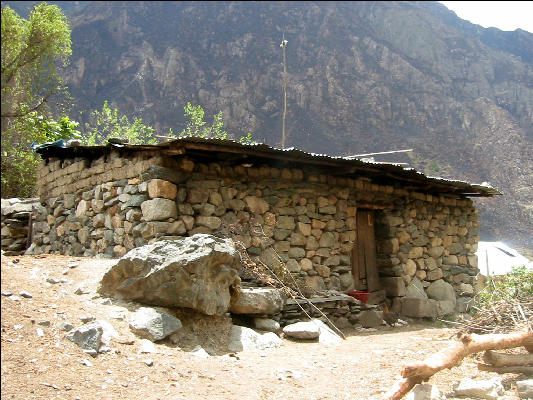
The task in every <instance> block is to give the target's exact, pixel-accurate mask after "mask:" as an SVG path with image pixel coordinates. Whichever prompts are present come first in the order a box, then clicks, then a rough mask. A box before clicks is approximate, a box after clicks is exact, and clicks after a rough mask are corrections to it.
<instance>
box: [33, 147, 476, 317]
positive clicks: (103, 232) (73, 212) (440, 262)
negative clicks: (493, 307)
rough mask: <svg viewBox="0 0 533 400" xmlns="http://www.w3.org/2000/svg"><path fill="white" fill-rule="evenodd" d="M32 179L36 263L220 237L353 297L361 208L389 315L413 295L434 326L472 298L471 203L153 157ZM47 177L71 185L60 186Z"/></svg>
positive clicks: (313, 285)
mask: <svg viewBox="0 0 533 400" xmlns="http://www.w3.org/2000/svg"><path fill="white" fill-rule="evenodd" d="M117 160H119V161H117ZM41 167H42V168H41V170H40V172H39V176H40V179H41V180H42V182H43V184H42V187H41V200H42V201H43V205H44V206H45V207H46V213H45V214H44V217H43V219H42V220H40V221H39V222H38V226H36V227H35V231H36V232H37V233H38V234H36V235H35V236H34V237H35V244H34V245H33V247H32V249H31V252H34V253H41V252H44V253H50V252H54V253H60V254H66V255H76V256H79V255H84V256H95V255H101V256H106V257H119V256H122V255H123V254H125V253H126V252H127V251H128V250H130V249H132V248H134V247H138V246H141V245H144V244H147V243H151V242H153V241H156V240H160V239H162V238H173V237H174V238H175V237H183V236H190V235H194V234H196V233H209V234H219V235H223V236H229V237H232V238H234V240H236V241H238V242H239V244H240V246H241V249H243V250H244V249H245V250H246V251H247V252H248V254H249V255H250V256H251V257H252V258H253V259H255V261H257V262H259V261H260V262H264V263H265V264H266V265H267V266H268V267H269V268H271V269H273V270H274V271H276V272H282V271H281V269H285V268H287V269H288V271H290V273H291V274H292V275H293V277H294V278H295V279H297V280H298V281H299V282H300V283H302V284H303V285H304V286H305V287H308V288H310V289H313V290H318V291H323V290H327V289H333V290H341V291H345V290H349V289H351V288H352V287H353V277H352V274H351V251H352V248H353V244H354V243H355V241H356V212H357V208H358V207H361V206H362V205H363V207H365V205H366V206H367V207H369V206H370V208H372V207H375V208H378V209H383V210H382V211H379V212H376V214H377V215H378V216H380V215H381V218H378V221H377V224H376V238H377V239H378V240H379V242H378V246H377V247H378V266H379V267H380V275H381V276H382V283H384V285H385V287H386V290H387V295H388V296H389V298H392V299H393V301H392V303H391V304H390V306H391V308H392V309H393V310H395V311H398V310H400V309H401V308H402V302H403V300H401V298H405V297H407V298H411V299H412V298H416V293H417V291H421V292H422V293H420V296H421V299H420V301H418V303H419V304H418V306H419V307H422V306H424V307H426V306H427V307H429V309H430V311H431V313H430V314H431V316H434V315H433V314H437V312H438V313H441V314H442V313H443V312H444V311H447V310H448V309H450V307H451V308H454V307H456V305H457V303H456V302H455V296H456V295H457V296H459V299H460V302H462V301H465V300H461V299H468V298H469V296H471V295H472V293H473V288H472V282H473V277H474V275H475V274H476V272H477V269H476V262H477V259H476V257H475V250H476V243H477V241H478V236H477V235H478V233H477V230H478V223H477V220H476V219H477V215H476V212H475V209H474V208H473V207H472V202H471V200H469V199H460V198H452V197H444V196H432V195H430V194H422V193H417V192H409V191H407V190H406V189H404V188H401V187H398V188H395V187H392V186H385V185H377V184H373V183H371V182H369V180H368V179H365V178H358V179H345V178H337V177H333V176H329V175H324V174H320V172H318V171H316V170H313V169H312V168H309V169H308V170H306V171H305V173H304V171H302V170H301V169H291V168H283V169H278V168H273V167H271V166H268V165H260V166H253V167H249V168H245V167H244V166H234V167H230V166H222V165H220V164H218V163H215V162H211V163H209V162H205V163H202V162H197V161H193V160H191V159H188V158H186V157H180V158H178V159H173V158H170V157H162V156H160V155H154V154H152V153H151V152H146V153H142V152H139V153H133V154H132V155H130V156H128V155H127V154H126V155H124V154H123V155H120V154H118V153H114V152H112V153H111V154H109V155H107V156H105V157H104V156H102V157H100V158H98V159H95V160H93V161H88V160H82V159H73V160H62V161H58V160H52V161H51V162H49V163H48V164H47V165H44V164H43V165H41ZM58 168H59V169H58ZM61 168H64V169H65V170H69V169H72V171H71V175H72V176H71V175H69V174H67V173H65V172H60V171H62V170H61ZM53 176H56V178H57V179H59V180H61V179H63V178H64V179H67V180H69V183H65V186H58V184H57V182H56V181H54V180H53V179H52V178H51V177H53ZM67 177H68V178H67ZM72 177H78V179H79V180H78V181H71V178H72ZM72 179H73V178H72ZM65 182H66V180H65ZM418 283H420V284H418ZM450 289H451V291H450ZM424 296H426V297H427V296H429V297H430V298H429V299H427V298H425V297H424ZM451 297H453V300H452V299H451ZM422 300H424V301H425V303H424V301H422ZM429 300H431V301H429ZM409 301H411V302H413V300H409ZM434 302H436V303H435V304H433V303H434ZM449 302H451V303H449ZM415 303H416V301H415ZM422 303H424V304H422ZM426 303H427V304H430V305H429V306H428V305H427V304H426ZM452 303H453V304H452ZM405 308H406V309H409V307H407V306H406V307H405ZM419 314H423V313H422V312H419Z"/></svg>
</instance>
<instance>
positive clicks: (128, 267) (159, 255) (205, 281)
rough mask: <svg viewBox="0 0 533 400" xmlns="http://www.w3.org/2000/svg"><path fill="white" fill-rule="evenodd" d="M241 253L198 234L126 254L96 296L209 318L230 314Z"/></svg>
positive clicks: (230, 243) (228, 243) (224, 242)
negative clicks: (161, 307) (196, 312)
mask: <svg viewBox="0 0 533 400" xmlns="http://www.w3.org/2000/svg"><path fill="white" fill-rule="evenodd" d="M239 263H240V255H239V252H238V251H237V250H236V249H235V245H234V243H233V241H232V240H231V239H221V238H218V237H215V236H211V235H206V234H198V235H194V236H191V237H187V238H184V239H180V240H161V241H158V242H155V243H153V244H149V245H146V246H142V247H137V248H135V249H132V250H131V251H129V252H128V253H127V254H126V255H125V256H123V257H122V258H121V259H120V260H119V261H118V262H117V263H116V264H115V265H113V266H112V267H111V268H110V269H109V270H108V271H107V272H106V273H105V275H104V276H103V278H102V280H101V284H100V287H99V289H98V291H99V293H101V294H103V295H110V296H115V297H118V298H121V299H124V300H129V301H131V300H134V301H138V302H140V303H145V304H151V305H156V306H164V307H185V308H191V309H193V310H196V311H199V312H201V313H203V314H207V315H222V314H224V313H225V312H227V311H228V309H229V305H230V300H231V296H232V293H234V289H236V288H237V287H238V286H240V282H241V280H240V278H239V274H238V272H237V271H238V270H239Z"/></svg>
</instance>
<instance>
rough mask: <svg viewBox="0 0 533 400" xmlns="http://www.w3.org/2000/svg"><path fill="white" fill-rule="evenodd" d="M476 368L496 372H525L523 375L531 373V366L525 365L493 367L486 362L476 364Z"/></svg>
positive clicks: (532, 373)
mask: <svg viewBox="0 0 533 400" xmlns="http://www.w3.org/2000/svg"><path fill="white" fill-rule="evenodd" d="M477 368H478V369H479V370H480V371H490V372H497V373H499V374H525V375H533V367H529V366H526V365H514V366H509V367H507V366H501V367H495V366H494V365H488V364H478V365H477Z"/></svg>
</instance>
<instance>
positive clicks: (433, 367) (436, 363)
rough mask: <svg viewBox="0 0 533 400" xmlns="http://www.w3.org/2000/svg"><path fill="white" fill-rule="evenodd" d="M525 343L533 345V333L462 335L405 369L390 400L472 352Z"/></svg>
mask: <svg viewBox="0 0 533 400" xmlns="http://www.w3.org/2000/svg"><path fill="white" fill-rule="evenodd" d="M520 346H524V347H526V348H528V349H529V348H530V347H533V332H531V331H525V332H516V333H511V334H488V335H476V334H472V335H462V336H460V337H459V341H457V342H455V343H453V344H452V345H451V346H450V347H448V348H445V349H443V350H441V351H439V352H437V353H435V354H432V355H431V356H429V357H427V358H426V359H425V360H424V361H422V362H419V363H413V364H408V365H406V366H404V367H403V368H402V376H403V378H404V379H402V380H400V381H398V382H397V383H396V384H395V385H394V387H393V388H392V389H391V391H390V392H389V393H388V394H387V399H389V400H400V399H401V398H403V397H404V396H405V395H406V394H407V393H408V392H409V391H410V390H411V389H412V388H413V387H414V386H415V385H416V384H417V383H421V382H424V381H427V380H428V379H429V378H430V377H432V376H433V375H435V374H436V373H437V372H439V371H441V370H443V369H445V368H451V367H454V366H456V365H458V364H460V363H461V361H462V360H463V358H465V357H466V356H468V355H469V354H473V353H479V352H480V351H484V350H501V349H511V348H515V347H520Z"/></svg>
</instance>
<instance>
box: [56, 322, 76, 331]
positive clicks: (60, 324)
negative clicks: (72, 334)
mask: <svg viewBox="0 0 533 400" xmlns="http://www.w3.org/2000/svg"><path fill="white" fill-rule="evenodd" d="M55 327H56V328H57V329H60V330H62V331H65V332H68V331H70V330H72V329H74V325H72V324H70V323H68V322H65V321H61V322H58V323H57V324H56V326H55Z"/></svg>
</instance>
